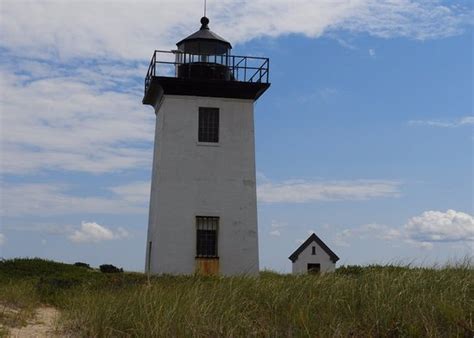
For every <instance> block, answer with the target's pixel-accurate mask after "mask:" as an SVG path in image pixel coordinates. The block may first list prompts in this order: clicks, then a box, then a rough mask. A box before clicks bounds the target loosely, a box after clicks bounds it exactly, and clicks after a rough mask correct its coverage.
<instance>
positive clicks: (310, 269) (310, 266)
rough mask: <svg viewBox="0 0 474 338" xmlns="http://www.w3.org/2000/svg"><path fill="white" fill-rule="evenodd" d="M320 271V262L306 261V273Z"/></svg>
mask: <svg viewBox="0 0 474 338" xmlns="http://www.w3.org/2000/svg"><path fill="white" fill-rule="evenodd" d="M319 271H321V264H319V263H318V264H313V263H308V273H318V272H319Z"/></svg>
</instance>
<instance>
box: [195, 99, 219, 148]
mask: <svg viewBox="0 0 474 338" xmlns="http://www.w3.org/2000/svg"><path fill="white" fill-rule="evenodd" d="M198 141H199V142H213V143H217V142H219V108H208V107H199V132H198Z"/></svg>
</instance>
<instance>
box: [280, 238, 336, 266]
mask: <svg viewBox="0 0 474 338" xmlns="http://www.w3.org/2000/svg"><path fill="white" fill-rule="evenodd" d="M313 242H316V243H317V244H318V245H319V246H320V247H321V249H323V250H324V252H326V253H327V254H328V255H329V257H330V258H331V261H332V262H333V263H336V262H337V261H338V260H339V257H337V255H336V254H335V253H334V252H333V251H332V250H331V249H329V247H328V246H327V245H326V244H325V243H324V242H323V241H322V240H321V238H319V237H318V236H316V234H315V233H313V234H312V235H311V236H309V237H308V239H307V240H306V241H305V242H304V243H303V244H301V245H300V247H299V248H298V249H296V250H295V252H293V253H292V254H291V255H290V257H288V258H289V259H290V260H291V261H292V262H293V263H294V262H295V261H296V260H297V259H298V256H299V255H300V253H302V252H303V251H304V250H305V249H306V248H307V247H308V246H309V245H310V244H311V243H313Z"/></svg>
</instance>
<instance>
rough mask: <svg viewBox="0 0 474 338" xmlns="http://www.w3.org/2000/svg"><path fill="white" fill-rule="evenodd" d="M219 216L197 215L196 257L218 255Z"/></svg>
mask: <svg viewBox="0 0 474 338" xmlns="http://www.w3.org/2000/svg"><path fill="white" fill-rule="evenodd" d="M218 227H219V217H207V216H197V217H196V257H217V229H218Z"/></svg>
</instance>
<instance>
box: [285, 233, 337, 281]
mask: <svg viewBox="0 0 474 338" xmlns="http://www.w3.org/2000/svg"><path fill="white" fill-rule="evenodd" d="M313 246H315V247H316V255H312V249H311V248H312V247H313ZM309 263H314V264H321V272H332V271H334V270H335V269H336V263H333V262H332V261H331V258H330V256H329V255H328V254H327V253H326V251H324V250H323V249H322V248H321V247H320V246H319V245H318V243H316V242H314V241H313V243H311V244H310V245H308V246H307V247H306V249H304V250H303V251H302V252H301V253H300V254H299V256H298V258H297V260H296V261H295V262H294V263H292V272H293V273H294V274H301V273H307V272H308V268H307V267H308V264H309Z"/></svg>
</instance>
